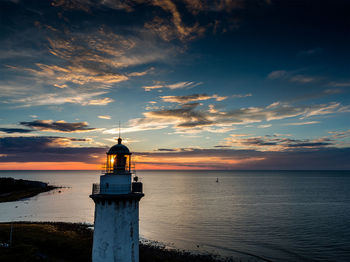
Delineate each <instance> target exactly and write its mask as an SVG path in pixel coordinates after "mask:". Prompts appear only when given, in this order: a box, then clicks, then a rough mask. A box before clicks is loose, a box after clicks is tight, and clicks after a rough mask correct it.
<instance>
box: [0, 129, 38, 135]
mask: <svg viewBox="0 0 350 262" xmlns="http://www.w3.org/2000/svg"><path fill="white" fill-rule="evenodd" d="M0 132H4V133H8V134H13V133H30V132H33V130H32V129H23V128H0Z"/></svg>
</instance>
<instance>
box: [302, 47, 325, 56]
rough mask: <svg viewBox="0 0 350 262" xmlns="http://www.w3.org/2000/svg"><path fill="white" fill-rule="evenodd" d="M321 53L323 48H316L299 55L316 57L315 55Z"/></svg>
mask: <svg viewBox="0 0 350 262" xmlns="http://www.w3.org/2000/svg"><path fill="white" fill-rule="evenodd" d="M322 52H323V48H320V47H317V48H313V49H309V50H304V51H301V52H300V55H303V56H312V55H316V54H319V53H322Z"/></svg>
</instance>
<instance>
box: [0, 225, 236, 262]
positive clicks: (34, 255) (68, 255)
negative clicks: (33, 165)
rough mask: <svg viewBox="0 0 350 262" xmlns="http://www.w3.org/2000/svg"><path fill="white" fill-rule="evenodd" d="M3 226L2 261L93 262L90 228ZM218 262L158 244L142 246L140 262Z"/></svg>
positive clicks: (0, 228) (217, 260)
mask: <svg viewBox="0 0 350 262" xmlns="http://www.w3.org/2000/svg"><path fill="white" fill-rule="evenodd" d="M10 232H11V224H9V223H0V261H6V262H14V261H16V262H31V261H50V262H51V261H52V262H56V261H57V262H58V261H60V262H70V261H91V253H92V238H93V231H92V230H91V228H90V226H89V225H86V224H76V223H56V222H55V223H34V222H30V223H29V222H28V223H27V222H17V223H13V224H12V243H11V245H10V246H9V247H7V244H9V241H10V240H9V239H10ZM188 261H191V262H219V261H232V260H228V259H226V260H222V259H220V258H218V257H216V256H214V255H202V254H192V253H189V252H185V251H180V250H168V249H166V248H164V247H160V246H158V245H152V244H145V243H140V262H188Z"/></svg>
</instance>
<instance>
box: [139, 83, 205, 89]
mask: <svg viewBox="0 0 350 262" xmlns="http://www.w3.org/2000/svg"><path fill="white" fill-rule="evenodd" d="M200 84H202V83H195V82H190V81H184V82H177V83H174V84H155V85H152V86H143V89H145V91H151V90H153V89H160V88H169V89H180V88H193V87H195V86H198V85H200Z"/></svg>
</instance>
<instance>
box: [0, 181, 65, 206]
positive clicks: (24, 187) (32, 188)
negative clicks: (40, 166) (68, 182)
mask: <svg viewBox="0 0 350 262" xmlns="http://www.w3.org/2000/svg"><path fill="white" fill-rule="evenodd" d="M56 188H59V187H57V186H52V185H49V184H48V183H45V182H40V181H31V180H23V179H14V178H11V177H1V178H0V203H1V202H10V201H18V200H21V199H24V198H28V197H33V196H36V195H38V194H40V193H42V192H47V191H50V190H53V189H56Z"/></svg>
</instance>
